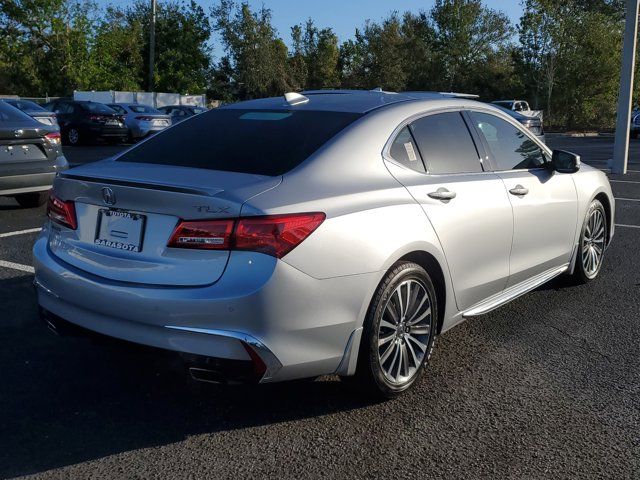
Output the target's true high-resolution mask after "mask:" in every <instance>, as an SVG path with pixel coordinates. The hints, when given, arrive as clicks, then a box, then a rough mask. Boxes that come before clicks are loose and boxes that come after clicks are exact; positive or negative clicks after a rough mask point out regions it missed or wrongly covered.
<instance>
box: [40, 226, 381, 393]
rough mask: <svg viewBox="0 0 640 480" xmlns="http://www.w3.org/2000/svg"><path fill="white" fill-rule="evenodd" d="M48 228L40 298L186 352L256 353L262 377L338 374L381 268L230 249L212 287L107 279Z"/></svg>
mask: <svg viewBox="0 0 640 480" xmlns="http://www.w3.org/2000/svg"><path fill="white" fill-rule="evenodd" d="M47 237H48V232H47V228H45V229H44V230H43V234H42V236H41V237H40V238H39V239H38V240H37V241H36V243H35V245H34V251H33V253H34V266H35V270H36V279H35V281H36V284H37V285H38V303H39V305H40V307H42V308H43V309H45V310H47V311H49V312H51V313H53V314H54V315H56V316H58V317H61V318H62V319H64V320H66V321H68V322H71V323H73V324H76V325H79V326H81V327H83V328H86V329H89V330H93V331H95V332H99V333H102V334H104V335H108V336H111V337H116V338H120V339H123V340H128V341H131V342H135V343H140V344H144V345H150V346H154V347H159V348H164V349H167V350H173V351H178V352H183V353H190V354H196V355H201V356H206V357H212V358H220V359H229V360H244V361H248V360H251V359H252V357H251V355H250V351H248V350H247V349H246V346H250V347H251V349H252V350H253V351H254V352H255V353H257V354H258V355H259V357H260V359H261V360H262V361H263V362H264V364H265V365H266V367H267V371H266V373H265V374H264V377H263V378H262V381H263V382H272V381H280V380H289V379H295V378H304V377H311V376H317V375H322V374H330V373H334V372H335V371H336V370H337V369H338V367H339V365H340V363H341V361H342V358H343V356H344V354H345V350H346V348H347V345H348V341H349V338H350V336H351V333H352V332H353V331H354V330H355V329H356V328H357V327H358V326H359V325H357V323H358V318H359V316H360V314H361V311H362V309H363V305H364V304H365V302H366V301H367V300H366V296H367V292H368V291H369V290H370V289H371V287H372V285H374V284H375V283H376V282H377V281H378V279H379V278H378V277H379V275H377V274H376V273H373V274H365V275H355V276H351V277H340V278H334V279H326V280H317V279H314V278H312V277H309V276H308V275H306V274H304V273H302V272H300V271H298V270H296V269H295V268H293V267H291V266H289V265H287V264H286V263H284V262H281V261H278V260H276V259H274V258H272V257H268V256H266V255H262V254H258V253H253V252H233V253H232V256H234V257H235V258H232V259H231V260H230V261H229V265H228V267H227V270H226V271H225V273H224V275H223V277H222V278H221V279H220V280H219V281H218V282H217V283H215V284H213V285H209V286H205V287H193V288H192V287H184V288H170V287H160V288H158V287H150V286H140V285H134V284H127V283H123V282H113V281H109V280H106V279H103V278H100V277H97V276H94V275H91V274H88V273H86V272H83V271H81V270H78V269H76V268H74V267H71V266H70V265H68V264H65V263H64V262H62V261H60V260H59V259H57V258H56V257H55V256H54V255H53V254H52V253H51V252H50V250H49V248H48V238H47Z"/></svg>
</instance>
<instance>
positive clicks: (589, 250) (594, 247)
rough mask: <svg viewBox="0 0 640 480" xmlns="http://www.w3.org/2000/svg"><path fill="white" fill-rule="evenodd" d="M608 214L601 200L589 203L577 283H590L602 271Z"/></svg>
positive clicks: (582, 236) (579, 250)
mask: <svg viewBox="0 0 640 480" xmlns="http://www.w3.org/2000/svg"><path fill="white" fill-rule="evenodd" d="M607 232H608V225H607V215H606V213H605V210H604V206H603V205H602V203H601V202H600V201H599V200H594V201H592V202H591V205H589V209H588V210H587V214H586V216H585V219H584V223H583V224H582V231H581V233H580V243H579V244H578V253H577V258H576V265H575V268H574V270H573V275H572V277H571V278H572V280H573V283H575V284H584V283H588V282H590V281H592V280H595V278H596V277H597V276H598V274H599V273H600V270H601V269H602V263H603V261H604V252H605V248H606V245H607Z"/></svg>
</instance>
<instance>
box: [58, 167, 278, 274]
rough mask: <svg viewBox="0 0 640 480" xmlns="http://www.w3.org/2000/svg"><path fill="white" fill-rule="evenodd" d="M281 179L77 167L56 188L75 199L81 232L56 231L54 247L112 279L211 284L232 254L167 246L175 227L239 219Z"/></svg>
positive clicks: (72, 261) (188, 170)
mask: <svg viewBox="0 0 640 480" xmlns="http://www.w3.org/2000/svg"><path fill="white" fill-rule="evenodd" d="M280 181H281V177H267V176H260V175H249V174H243V173H234V172H222V171H215V170H202V169H194V168H186V167H174V166H164V165H154V166H152V167H150V166H149V165H144V164H137V163H120V162H118V163H115V162H113V161H111V160H108V161H103V162H99V163H96V164H92V165H87V166H84V167H79V168H75V169H73V170H70V171H68V172H66V173H64V174H62V175H60V177H59V178H57V179H56V181H55V184H54V188H55V192H56V195H57V196H58V197H59V198H61V199H62V200H73V201H74V202H75V210H76V217H77V221H78V228H77V230H75V231H74V230H69V229H65V228H58V227H54V228H52V230H51V233H50V238H49V245H50V248H51V251H52V252H53V253H54V254H55V255H56V256H57V257H58V258H60V259H61V260H63V261H65V262H66V263H68V264H70V265H72V266H74V267H76V268H79V269H81V270H84V271H87V272H89V273H91V274H94V275H97V276H100V277H103V278H107V279H110V280H115V281H122V282H130V283H141V284H148V285H172V286H199V285H208V284H211V283H214V282H216V281H217V280H218V279H219V278H220V276H221V275H222V274H223V272H224V269H225V267H226V264H227V260H228V258H229V252H228V251H220V250H192V249H180V248H169V247H167V243H168V241H169V239H170V237H171V235H172V233H173V231H174V229H175V227H176V226H177V224H178V222H179V221H180V220H198V219H221V218H235V217H238V216H239V214H240V210H241V208H242V204H243V203H244V202H245V201H246V200H247V199H249V198H251V197H253V196H255V195H257V194H259V193H262V192H264V191H266V190H269V189H271V188H274V187H276V186H277V185H278V184H279V183H280ZM119 243H120V244H121V245H118V244H119ZM136 247H137V250H138V251H136Z"/></svg>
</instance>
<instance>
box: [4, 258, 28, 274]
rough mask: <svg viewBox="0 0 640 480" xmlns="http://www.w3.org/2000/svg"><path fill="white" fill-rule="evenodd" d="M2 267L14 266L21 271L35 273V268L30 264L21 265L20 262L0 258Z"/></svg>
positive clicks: (14, 268)
mask: <svg viewBox="0 0 640 480" xmlns="http://www.w3.org/2000/svg"><path fill="white" fill-rule="evenodd" d="M0 267H4V268H12V269H13V270H20V271H21V272H27V273H34V272H35V270H34V269H33V267H32V266H30V265H21V264H19V263H13V262H5V261H4V260H0Z"/></svg>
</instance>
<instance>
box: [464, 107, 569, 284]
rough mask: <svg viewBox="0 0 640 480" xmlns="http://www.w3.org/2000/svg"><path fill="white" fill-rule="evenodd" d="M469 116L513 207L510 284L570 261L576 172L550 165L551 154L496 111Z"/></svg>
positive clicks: (470, 113)
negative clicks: (548, 163)
mask: <svg viewBox="0 0 640 480" xmlns="http://www.w3.org/2000/svg"><path fill="white" fill-rule="evenodd" d="M469 116H470V117H471V119H472V121H473V124H474V126H475V128H477V130H478V131H479V133H480V134H481V135H482V137H483V138H484V140H485V141H486V145H487V150H488V152H489V154H490V156H491V159H490V160H491V162H492V164H493V167H494V169H495V171H496V174H497V175H498V176H499V177H500V178H501V179H502V181H503V182H504V186H505V190H506V192H507V195H508V198H509V200H510V201H511V205H512V206H513V218H514V229H513V248H512V249H511V260H510V270H511V275H510V278H509V283H508V286H513V285H517V284H518V283H521V282H523V281H524V280H527V279H529V278H531V277H533V276H535V275H538V274H540V273H542V272H545V271H547V270H550V269H552V268H555V267H560V266H563V265H565V264H567V263H569V262H570V260H571V254H572V252H573V247H574V239H575V233H576V228H578V221H577V220H578V212H577V208H578V206H577V193H576V188H575V184H574V182H573V178H572V177H571V175H570V174H564V173H558V172H555V171H552V170H550V169H548V168H547V167H546V163H547V162H548V158H547V155H548V154H547V153H546V152H545V151H544V150H543V149H542V148H541V147H540V146H539V145H538V144H537V143H536V142H535V141H534V140H533V139H532V138H530V136H529V134H528V133H526V132H525V131H524V129H522V128H520V127H519V126H515V125H513V124H511V123H510V122H507V121H506V120H503V119H502V118H499V117H497V116H495V115H492V114H490V113H485V112H469Z"/></svg>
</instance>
